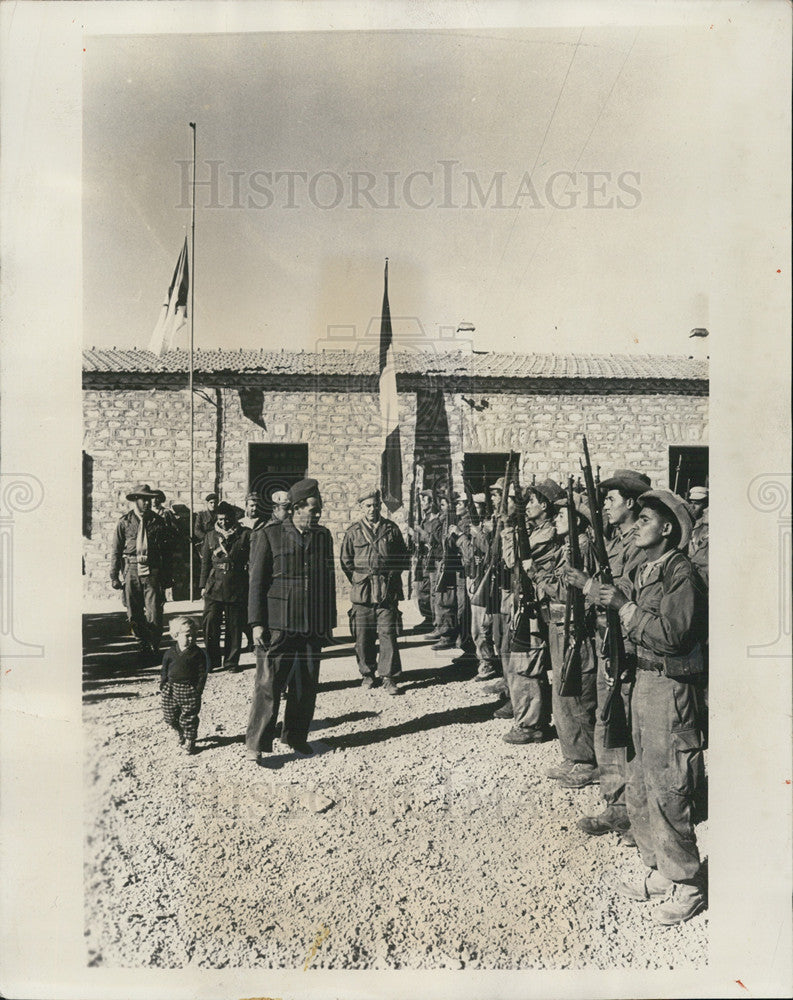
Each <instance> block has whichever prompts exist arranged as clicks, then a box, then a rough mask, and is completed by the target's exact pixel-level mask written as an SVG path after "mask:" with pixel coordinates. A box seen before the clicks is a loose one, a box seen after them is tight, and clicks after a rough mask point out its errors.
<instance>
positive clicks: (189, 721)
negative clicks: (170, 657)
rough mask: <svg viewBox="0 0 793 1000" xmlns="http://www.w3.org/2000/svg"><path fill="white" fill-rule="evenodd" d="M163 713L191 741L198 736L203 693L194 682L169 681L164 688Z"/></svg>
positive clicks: (166, 719) (171, 725) (171, 724)
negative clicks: (200, 692)
mask: <svg viewBox="0 0 793 1000" xmlns="http://www.w3.org/2000/svg"><path fill="white" fill-rule="evenodd" d="M161 694H162V715H163V718H164V719H165V721H166V723H167V724H168V725H169V726H170V727H171V729H175V730H176V731H177V733H182V734H183V735H184V738H185V739H186V740H188V741H189V742H191V743H194V742H195V739H196V736H198V713H199V712H200V711H201V695H200V694H199V693H198V691H197V690H196V689H195V688H194V687H193V685H192V684H180V683H178V682H176V681H169V682H168V683H167V684H166V685H165V687H164V688H163V689H162V692H161Z"/></svg>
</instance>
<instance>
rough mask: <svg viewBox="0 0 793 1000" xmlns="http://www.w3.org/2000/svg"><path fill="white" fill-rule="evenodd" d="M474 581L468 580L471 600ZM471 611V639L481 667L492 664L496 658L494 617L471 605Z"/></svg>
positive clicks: (481, 608) (478, 606) (475, 605)
mask: <svg viewBox="0 0 793 1000" xmlns="http://www.w3.org/2000/svg"><path fill="white" fill-rule="evenodd" d="M474 589H475V588H474V582H473V580H468V595H469V598H470V596H471V595H472V594H473V591H474ZM469 607H470V609H471V639H472V641H473V644H474V648H475V650H476V658H477V660H478V661H479V664H480V665H484V664H492V663H493V661H494V660H495V658H496V652H495V650H494V649H493V616H492V615H489V614H488V613H487V611H486V610H485V608H484V607H482V606H480V605H478V604H470V602H469Z"/></svg>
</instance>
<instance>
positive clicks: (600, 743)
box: [567, 469, 650, 843]
mask: <svg viewBox="0 0 793 1000" xmlns="http://www.w3.org/2000/svg"><path fill="white" fill-rule="evenodd" d="M600 487H601V490H603V491H605V493H606V497H605V500H604V502H603V512H604V513H605V515H606V517H607V519H608V522H609V524H610V525H611V528H612V535H611V538H610V539H609V541H608V543H607V544H606V557H607V559H608V563H609V566H610V568H611V574H612V577H613V578H614V579H615V580H620V579H621V578H622V576H623V574H624V573H625V572H627V571H628V570H629V569H630V568H631V567H633V566H635V565H636V563H637V562H642V561H643V559H644V554H643V553H642V551H641V549H638V548H637V547H636V542H635V534H636V518H637V515H638V511H639V496H640V495H641V494H642V493H644V492H645V491H646V490H647V489H649V487H650V480H649V479H648V478H647V476H645V475H644V474H643V473H641V472H635V471H634V470H633V469H617V471H616V472H615V473H614V475H613V476H611V477H610V478H608V479H605V480H603V481H602V483H601V484H600ZM567 580H568V582H569V583H570V584H572V585H573V586H575V587H578V588H581V589H583V591H584V594H585V595H586V597H587V599H588V600H589V602H590V603H591V604H594V605H596V606H598V607H600V608H601V610H600V611H599V612H598V615H597V631H598V642H597V645H596V650H597V659H598V662H597V713H596V717H595V755H596V757H597V764H598V771H599V773H600V793H601V795H602V796H603V799H604V803H605V807H604V809H603V810H602V811H601V812H600V813H599V814H598V815H597V816H583V817H582V818H581V819H580V820H579V821H578V826H579V828H580V829H581V830H583V831H584V833H588V834H589V835H590V836H593V837H597V836H601V835H603V834H607V833H614V832H616V833H618V834H620V835H621V836H622V838H623V839H624V840H626V841H628V842H629V843H631V842H632V840H633V837H632V835H631V834H630V833H629V829H630V822H629V820H628V813H627V808H626V805H625V781H626V769H627V760H626V754H627V747H624V746H623V747H609V746H606V740H605V728H606V727H605V723H604V720H603V718H602V715H603V710H604V708H605V706H606V704H607V701H608V698H609V695H610V694H611V693H612V690H613V685H612V684H611V683H610V678H609V675H608V671H609V660H608V656H607V655H606V654H605V652H604V643H605V642H606V638H607V620H606V612H605V610H603V608H602V599H601V597H600V592H599V586H598V581H597V580H596V579H595V578H594V575H593V574H592V573H591V572H590V571H581V570H574V569H572V568H568V571H567ZM621 694H622V698H623V705H624V710H625V714H626V717H627V715H628V712H629V705H630V685H628V684H625V685H623V686H622V692H621Z"/></svg>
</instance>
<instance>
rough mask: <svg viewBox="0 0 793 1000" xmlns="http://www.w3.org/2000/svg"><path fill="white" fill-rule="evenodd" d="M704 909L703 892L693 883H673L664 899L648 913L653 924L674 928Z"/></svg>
mask: <svg viewBox="0 0 793 1000" xmlns="http://www.w3.org/2000/svg"><path fill="white" fill-rule="evenodd" d="M704 909H705V892H704V890H703V888H702V887H701V886H700V885H697V884H696V883H695V882H673V883H672V887H671V889H670V890H669V892H668V893H667V896H666V899H665V900H664V901H663V903H661V905H660V906H656V907H655V909H654V910H652V912H651V913H650V917H651V918H652V921H653V923H655V924H660V925H661V926H662V927H674V926H675V925H676V924H682V923H685V921H686V920H690V919H691V918H692V917H694V916H696V915H697V913H699V912H700V910H704Z"/></svg>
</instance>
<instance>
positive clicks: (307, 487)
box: [289, 479, 319, 503]
mask: <svg viewBox="0 0 793 1000" xmlns="http://www.w3.org/2000/svg"><path fill="white" fill-rule="evenodd" d="M310 497H316V498H317V499H319V483H318V482H317V481H316V479H301V480H300V482H298V483H293V484H292V486H290V488H289V502H290V503H299V502H300V501H301V500H308V499H309V498H310Z"/></svg>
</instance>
